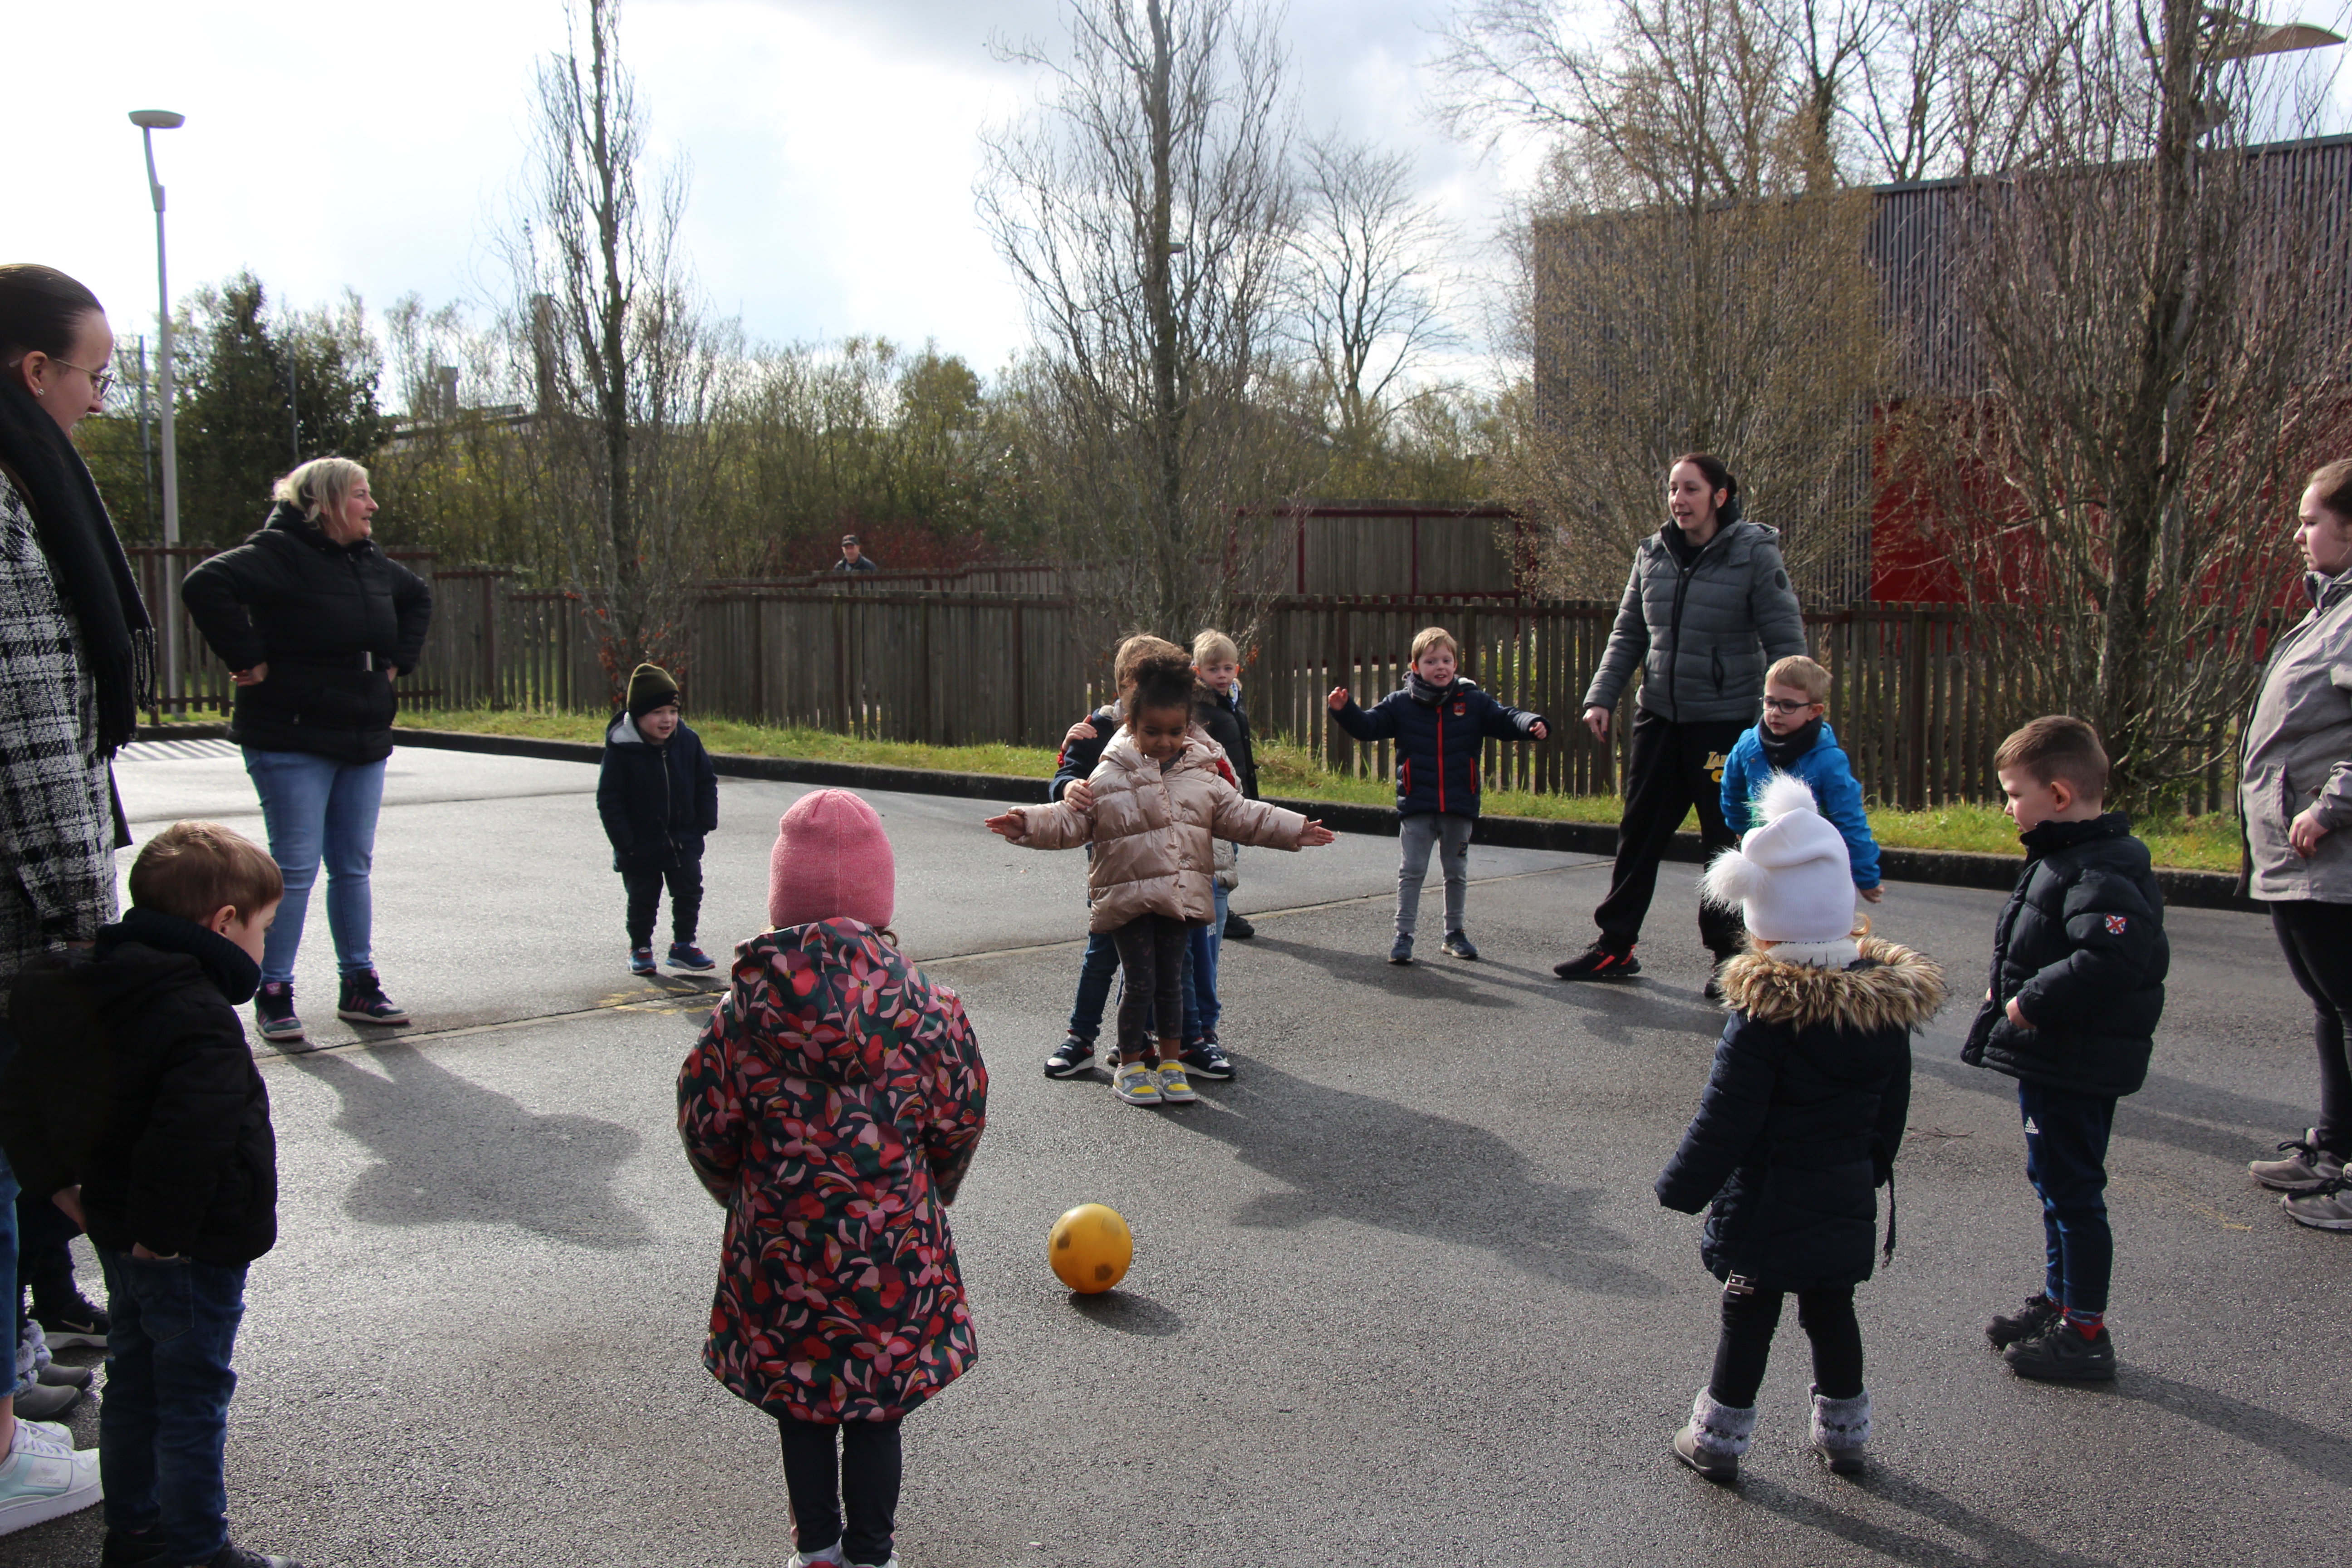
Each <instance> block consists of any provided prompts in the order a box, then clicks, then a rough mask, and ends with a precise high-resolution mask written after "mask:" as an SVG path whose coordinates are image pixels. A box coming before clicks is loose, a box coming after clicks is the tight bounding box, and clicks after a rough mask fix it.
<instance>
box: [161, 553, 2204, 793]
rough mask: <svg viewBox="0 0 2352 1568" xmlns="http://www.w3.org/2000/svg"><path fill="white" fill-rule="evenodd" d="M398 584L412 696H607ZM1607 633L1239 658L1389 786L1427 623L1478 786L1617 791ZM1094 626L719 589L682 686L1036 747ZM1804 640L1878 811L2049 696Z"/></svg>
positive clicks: (1899, 628) (1089, 660) (1601, 620)
mask: <svg viewBox="0 0 2352 1568" xmlns="http://www.w3.org/2000/svg"><path fill="white" fill-rule="evenodd" d="M180 553H181V554H182V555H184V556H191V557H193V556H194V555H196V554H198V553H200V552H194V551H183V552H180ZM133 554H134V556H135V557H137V560H138V566H139V569H140V571H141V573H142V579H143V580H145V582H146V585H147V587H148V589H149V596H148V602H149V603H150V604H151V605H160V604H163V603H165V602H167V601H166V599H165V597H164V595H163V594H162V592H161V589H162V587H163V561H162V559H161V557H162V554H163V552H161V551H153V550H142V551H137V552H133ZM409 564H410V565H411V566H412V568H414V569H416V570H419V571H421V572H423V573H424V574H426V575H427V576H428V577H429V578H430V580H431V581H432V583H433V585H434V618H433V627H432V632H431V634H430V637H429V638H428V640H427V643H426V647H425V658H424V661H423V667H422V668H420V669H419V670H418V671H417V672H416V674H415V676H413V677H411V678H410V679H407V680H405V681H404V682H403V683H402V693H403V696H404V699H405V700H409V701H412V702H419V703H423V704H425V705H431V706H448V707H492V708H552V709H564V710H579V709H597V708H601V707H603V706H604V704H606V703H607V702H609V701H610V700H611V685H610V682H609V680H608V679H607V677H606V674H605V672H604V669H603V668H601V666H600V664H599V662H598V657H597V655H598V647H597V638H596V636H595V634H594V629H593V626H591V625H590V624H589V622H588V619H587V617H586V616H584V615H583V612H582V607H581V605H580V602H579V601H578V600H577V599H575V598H573V597H572V596H571V595H566V594H562V593H560V592H552V591H546V590H517V589H511V588H509V587H507V586H506V585H505V582H504V579H503V577H502V576H501V574H499V573H496V572H487V571H478V570H436V568H435V567H434V565H433V563H432V562H431V561H430V559H429V558H414V559H411V560H410V562H409ZM176 600H177V595H172V597H171V600H170V601H168V602H171V603H173V605H174V608H175V613H180V614H181V616H182V637H183V639H184V640H183V643H182V647H183V648H184V650H186V657H184V659H183V662H182V669H181V681H180V684H179V688H178V689H177V690H176V691H174V692H172V693H170V694H167V696H166V699H165V700H164V702H163V704H162V706H163V707H165V708H169V709H172V710H181V711H185V710H215V709H217V710H224V711H225V710H226V698H227V695H228V692H229V690H230V683H229V680H228V677H227V673H226V670H224V669H222V668H220V666H219V664H218V662H217V661H216V660H215V659H213V658H211V656H210V655H209V654H208V653H206V652H205V651H204V649H203V647H202V644H201V642H200V641H199V640H198V639H197V637H195V634H194V628H193V626H188V625H186V622H185V617H184V612H177V610H176ZM1613 614H1614V606H1613V605H1607V604H1601V603H1590V602H1575V603H1556V602H1555V603H1547V602H1536V601H1528V600H1519V601H1505V600H1495V601H1475V600H1463V599H1368V598H1335V597H1318V596H1312V595H1289V596H1285V597H1282V598H1277V599H1276V600H1273V601H1272V602H1271V604H1270V605H1269V606H1268V609H1267V611H1266V614H1265V620H1264V622H1263V624H1262V625H1261V626H1260V627H1259V629H1258V632H1257V634H1256V636H1255V638H1254V639H1253V646H1252V647H1251V648H1250V650H1249V653H1248V654H1247V656H1246V657H1247V661H1248V662H1247V666H1246V668H1245V670H1244V677H1243V679H1244V692H1245V697H1246V700H1247V702H1248V705H1249V710H1250V714H1251V721H1252V723H1253V725H1254V727H1255V729H1256V731H1258V732H1259V733H1260V734H1263V735H1269V736H1277V737H1282V738H1286V739H1288V740H1290V741H1293V742H1297V743H1299V744H1301V745H1303V746H1304V747H1305V748H1306V749H1307V751H1308V752H1311V753H1312V754H1313V755H1314V757H1315V758H1316V759H1317V760H1318V762H1320V763H1324V764H1325V765H1327V766H1329V767H1331V768H1333V769H1336V770H1338V771H1339V772H1341V773H1351V774H1355V775H1359V776H1365V777H1387V776H1390V775H1391V771H1392V769H1393V767H1394V765H1395V758H1394V755H1393V750H1392V748H1391V746H1390V745H1389V744H1388V743H1387V742H1375V743H1369V744H1359V743H1357V742H1353V741H1351V740H1350V739H1349V737H1348V736H1347V735H1346V734H1345V733H1344V732H1343V731H1340V730H1339V727H1338V725H1336V724H1334V723H1333V722H1332V721H1331V720H1330V716H1329V712H1328V709H1327V707H1326V704H1325V698H1326V695H1327V694H1328V692H1329V691H1330V690H1331V689H1332V688H1333V687H1346V688H1347V689H1349V691H1350V692H1351V693H1353V694H1354V695H1355V696H1356V698H1357V700H1359V701H1361V702H1364V703H1366V704H1368V705H1369V704H1370V703H1371V702H1374V701H1377V700H1379V699H1380V698H1381V696H1382V695H1384V694H1385V693H1387V692H1389V691H1391V690H1394V689H1396V687H1397V686H1398V685H1399V684H1400V683H1402V679H1403V677H1404V673H1405V668H1406V655H1407V650H1408V648H1409V647H1410V645H1411V642H1412V635H1413V633H1414V632H1415V631H1416V630H1418V629H1419V628H1420V627H1422V626H1429V625H1432V624H1439V625H1443V626H1446V627H1447V628H1449V629H1450V630H1452V631H1453V632H1454V636H1455V637H1457V638H1459V639H1460V641H1461V643H1462V647H1463V652H1464V656H1465V657H1464V669H1465V673H1466V674H1468V675H1469V676H1470V677H1471V678H1472V679H1475V680H1476V681H1477V682H1478V683H1479V684H1480V685H1481V686H1483V687H1485V688H1486V689H1487V690H1488V691H1490V692H1491V693H1493V694H1494V695H1495V696H1496V698H1498V699H1500V700H1503V701H1506V702H1508V703H1511V704H1513V705H1515V706H1517V707H1521V708H1528V709H1533V710H1538V711H1540V712H1543V713H1544V714H1546V715H1548V716H1549V718H1550V719H1551V721H1552V722H1553V726H1554V728H1553V733H1552V738H1551V740H1550V741H1549V742H1545V743H1541V744H1538V743H1533V742H1508V741H1496V742H1490V743H1489V745H1488V747H1487V750H1486V778H1487V780H1488V782H1489V786H1490V787H1493V788H1507V789H1523V790H1531V791H1537V792H1541V793H1565V794H1610V793H1613V792H1615V790H1616V789H1617V788H1618V784H1619V780H1620V779H1621V778H1622V769H1623V763H1624V744H1625V737H1626V721H1628V720H1630V718H1631V717H1632V712H1633V703H1632V696H1631V693H1630V692H1629V693H1628V694H1627V696H1626V698H1625V699H1624V700H1621V701H1620V703H1619V705H1618V710H1617V718H1616V722H1614V723H1613V724H1612V732H1611V737H1610V740H1609V741H1608V742H1605V743H1604V742H1598V741H1595V740H1594V739H1593V738H1592V736H1591V734H1590V733H1589V732H1588V731H1586V730H1585V729H1584V727H1583V726H1582V724H1581V723H1580V721H1579V718H1578V714H1579V710H1580V705H1581V703H1582V700H1583V695H1584V690H1585V688H1586V686H1587V685H1588V684H1589V683H1590V682H1591V678H1592V672H1593V670H1594V669H1595V668H1597V667H1598V666H1599V663H1600V660H1601V650H1602V648H1603V647H1604V646H1605V645H1606V643H1607V641H1608V637H1609V628H1610V623H1611V620H1612V616H1613ZM1090 622H1091V617H1087V616H1082V615H1081V613H1080V612H1079V610H1078V609H1077V608H1076V606H1075V605H1073V603H1072V601H1070V600H1068V599H1066V598H1063V597H1059V596H1054V595H1015V594H990V593H961V592H929V593H923V592H909V591H906V590H904V589H901V588H898V587H896V586H895V585H893V584H884V583H876V582H874V581H872V580H871V579H870V578H869V579H867V580H866V581H864V582H860V583H856V584H843V583H842V582H840V581H838V580H833V581H816V582H803V583H778V584H748V583H714V584H709V585H708V586H707V587H706V588H705V589H704V590H703V591H702V593H701V594H700V595H699V596H698V602H697V604H696V606H695V609H694V612H693V619H692V623H691V626H690V627H689V649H690V651H689V655H688V659H687V661H686V668H685V669H684V671H683V681H682V683H683V685H684V687H685V689H686V696H687V700H688V703H689V705H690V706H691V708H692V710H694V711H696V712H699V713H709V714H713V715H718V716H722V717H726V718H733V719H743V720H750V721H758V722H765V723H772V724H805V725H810V726H813V727H815V728H819V729H825V730H832V731H840V732H843V733H848V734H856V735H860V736H865V737H868V738H872V739H877V740H893V741H919V742H933V743H939V744H948V745H960V744H967V743H971V742H1011V743H1013V744H1018V745H1029V746H1048V747H1050V746H1055V745H1058V744H1059V742H1060V739H1061V735H1062V732H1063V731H1064V730H1066V728H1067V727H1068V726H1069V724H1070V722H1071V721H1073V720H1075V719H1076V718H1077V717H1079V716H1080V715H1081V714H1083V713H1085V712H1087V710H1088V709H1089V708H1090V707H1091V706H1092V705H1094V704H1095V703H1097V702H1098V701H1100V700H1102V698H1103V696H1104V695H1105V693H1104V690H1103V686H1104V682H1105V679H1106V677H1107V674H1108V670H1107V668H1106V662H1107V650H1106V649H1103V648H1101V647H1090V646H1082V644H1081V640H1080V639H1081V638H1082V637H1085V636H1086V635H1087V633H1086V630H1085V628H1086V626H1087V625H1089V624H1090ZM1805 629H1806V636H1807V640H1808V642H1809V643H1810V645H1811V650H1812V652H1813V656H1814V657H1815V658H1819V659H1820V660H1821V661H1822V663H1823V664H1825V665H1827V666H1828V667H1829V668H1830V670H1831V672H1832V675H1833V676H1834V678H1835V684H1834V686H1833V688H1832V694H1831V699H1830V714H1829V716H1830V721H1831V722H1832V724H1833V725H1835V726H1836V729H1837V732H1838V739H1839V741H1840V742H1841V743H1842V744H1843V746H1844V747H1845V750H1846V752H1847V753H1848V754H1849V755H1850V756H1851V757H1852V758H1853V768H1854V773H1855V774H1856V776H1857V777H1858V778H1860V780H1861V781H1862V784H1863V789H1864V793H1865V794H1866V795H1868V796H1869V797H1870V798H1871V799H1872V800H1873V801H1874V802H1876V803H1879V804H1883V805H1900V806H1905V807H1909V808H1915V809H1916V808H1920V807H1927V806H1934V805H1945V804H1949V803H1953V802H1960V801H1997V800H1999V799H2000V784H1999V781H1998V780H1997V779H1996V778H1995V777H1994V775H1993V770H1992V753H1993V750H1994V748H1995V747H1996V746H1997V745H1998V744H1999V743H2000V738H2001V737H2002V736H2003V735H2004V734H2006V733H2007V732H2008V731H2010V730H2011V729H2012V728H2014V727H2015V726H2016V725H2017V724H2018V723H2019V722H2021V721H2022V720H2024V719H2025V718H2027V717H2030V716H2031V715H2032V714H2033V713H2035V712H2039V711H2042V710H2043V707H2044V703H2045V700H2046V699H2045V696H2044V694H2043V693H2042V692H2040V691H2038V690H2036V689H2034V679H2033V668H2032V665H2031V664H2030V662H2029V663H2025V664H2024V665H2023V666H2022V673H2020V661H2017V660H2014V659H2005V660H2002V661H2000V668H1997V667H1996V663H1995V661H1994V660H1993V659H1992V658H1988V657H1987V656H1985V655H1984V654H1983V653H1982V652H1980V651H1979V650H1977V649H1976V648H1974V647H1973V646H1972V644H1971V641H1970V629H1969V626H1968V623H1967V621H1966V619H1965V617H1964V616H1962V614H1961V613H1960V612H1959V611H1958V610H1957V609H1955V608H1953V607H1951V606H1948V605H1933V606H1919V605H1872V606H1864V607H1856V608H1852V609H1842V610H1827V611H1820V612H1815V613H1811V614H1808V615H1807V616H1806V617H1805ZM2232 787H2233V781H2232V780H2231V778H2230V777H2229V776H2227V774H2226V773H2225V772H2224V770H2222V769H2221V768H2218V767H2217V768H2215V769H2213V770H2212V771H2211V772H2210V773H2209V774H2208V775H2207V777H2206V778H2205V779H2204V780H2203V781H2202V787H2201V788H2200V789H2197V790H2195V791H2193V792H2192V794H2191V798H2190V800H2189V803H2188V804H2189V805H2190V806H2191V807H2192V808H2201V809H2206V810H2213V809H2219V808H2221V806H2223V805H2226V804H2227V802H2228V800H2229V798H2230V793H2231V789H2232Z"/></svg>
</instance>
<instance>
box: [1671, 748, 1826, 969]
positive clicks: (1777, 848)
mask: <svg viewBox="0 0 2352 1568" xmlns="http://www.w3.org/2000/svg"><path fill="white" fill-rule="evenodd" d="M1757 811H1758V815H1759V816H1761V817H1762V818H1763V825H1762V826H1759V827H1752V828H1750V829H1748V833H1747V836H1746V837H1743V838H1741V839H1740V841H1739V847H1738V848H1737V849H1727V850H1725V851H1724V852H1723V853H1722V854H1720V855H1718V856H1717V857H1716V858H1715V859H1714V861H1713V862H1712V863H1711V864H1710V865H1709V866H1708V867H1707V868H1706V876H1705V877H1704V878H1702V879H1701V880H1700V893H1701V896H1702V897H1704V898H1705V899H1706V901H1707V902H1708V903H1710V904H1713V905H1715V906H1716V907H1717V908H1718V909H1735V908H1736V909H1738V910H1739V912H1740V914H1741V916H1742V917H1743V918H1744V919H1745V920H1746V921H1747V922H1748V932H1749V934H1750V935H1753V936H1755V937H1756V938H1758V939H1759V941H1763V942H1775V943H1781V944H1788V945H1790V947H1792V948H1794V949H1797V950H1818V952H1815V951H1792V952H1786V953H1781V954H1779V955H1778V956H1783V957H1789V958H1794V959H1798V960H1799V961H1801V962H1811V963H1832V962H1840V961H1843V962H1841V963H1840V966H1841V967H1842V966H1843V963H1850V962H1852V957H1851V955H1852V953H1853V943H1852V942H1850V941H1849V940H1848V939H1849V938H1851V937H1852V936H1853V865H1852V862H1851V861H1850V859H1849V858H1848V857H1847V854H1846V847H1845V837H1844V835H1843V834H1841V833H1839V832H1838V830H1837V827H1836V826H1835V825H1834V824H1832V822H1831V821H1830V820H1829V819H1828V818H1827V817H1825V816H1822V814H1821V811H1820V808H1819V807H1818V806H1817V805H1815V804H1814V801H1813V792H1812V791H1811V789H1809V788H1807V787H1806V785H1805V782H1804V781H1803V780H1802V779H1800V778H1794V777H1791V776H1790V774H1788V773H1774V774H1773V775H1772V777H1771V779H1770V780H1769V782H1768V783H1767V784H1765V785H1764V789H1763V792H1762V794H1760V795H1759V796H1758V797H1757Z"/></svg>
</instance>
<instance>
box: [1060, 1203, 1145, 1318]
mask: <svg viewBox="0 0 2352 1568" xmlns="http://www.w3.org/2000/svg"><path fill="white" fill-rule="evenodd" d="M1045 1257H1046V1259H1047V1260H1048V1261H1049V1262H1051V1263H1052V1264H1053V1266H1054V1273H1055V1276H1056V1277H1058V1278H1059V1279H1061V1281H1062V1283H1063V1284H1065V1285H1067V1286H1068V1287H1069V1288H1070V1289H1073V1290H1076V1291H1077V1292H1078V1293H1079V1294H1080V1295H1084V1296H1092V1295H1095V1294H1096V1293H1097V1292H1099V1291H1103V1290H1108V1289H1110V1288H1111V1287H1112V1286H1114V1285H1116V1284H1118V1282H1119V1281H1120V1280H1121V1279H1125V1278H1127V1266H1128V1265H1129V1263H1130V1262H1132V1261H1134V1258H1135V1237H1134V1235H1133V1233H1132V1232H1130V1231H1129V1229H1128V1228H1127V1221H1126V1220H1124V1219H1122V1218H1120V1217H1119V1213H1118V1210H1117V1209H1115V1208H1112V1207H1110V1206H1109V1205H1106V1204H1080V1205H1078V1206H1077V1207H1076V1208H1074V1209H1072V1210H1071V1211H1070V1212H1069V1213H1067V1214H1066V1215H1063V1216H1062V1217H1061V1218H1059V1219H1057V1220H1055V1222H1054V1229H1053V1232H1052V1234H1051V1235H1049V1236H1048V1237H1046V1238H1045Z"/></svg>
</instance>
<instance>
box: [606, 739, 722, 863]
mask: <svg viewBox="0 0 2352 1568" xmlns="http://www.w3.org/2000/svg"><path fill="white" fill-rule="evenodd" d="M596 815H597V816H601V817H603V818H604V837H607V838H609V839H611V840H612V841H613V869H614V870H615V871H666V870H668V869H670V868H672V867H676V866H683V865H687V864H688V863H689V862H692V861H696V860H699V859H701V858H702V840H703V837H704V835H706V834H710V833H716V832H717V831H718V830H719V770H718V769H716V768H714V767H712V766H711V765H710V753H709V752H706V751H704V750H703V749H702V738H701V737H700V736H698V735H697V734H696V733H695V732H694V731H691V730H689V729H688V728H687V727H686V726H685V724H683V723H680V724H679V725H678V727H677V729H676V730H673V731H670V737H669V739H668V740H667V741H666V742H663V743H662V744H660V745H658V746H656V745H655V744H654V743H653V742H650V741H648V740H646V738H645V737H644V736H642V735H640V734H638V733H637V726H636V724H635V721H633V720H631V719H630V717H629V716H628V714H627V713H625V712H622V713H615V714H614V715H613V722H612V724H611V725H610V726H609V727H608V728H607V729H606V730H605V731H604V762H603V765H602V766H600V767H599V768H598V769H597V772H596Z"/></svg>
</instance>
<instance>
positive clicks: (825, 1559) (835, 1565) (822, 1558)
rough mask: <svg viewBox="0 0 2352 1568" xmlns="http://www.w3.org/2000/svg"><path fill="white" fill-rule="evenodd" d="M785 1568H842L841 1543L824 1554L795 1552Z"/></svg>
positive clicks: (832, 1546)
mask: <svg viewBox="0 0 2352 1568" xmlns="http://www.w3.org/2000/svg"><path fill="white" fill-rule="evenodd" d="M784 1568H841V1542H838V1541H836V1542H834V1543H833V1544H832V1545H830V1546H828V1547H826V1548H825V1549H824V1551H822V1552H793V1560H792V1561H791V1562H790V1563H785V1564H784Z"/></svg>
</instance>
